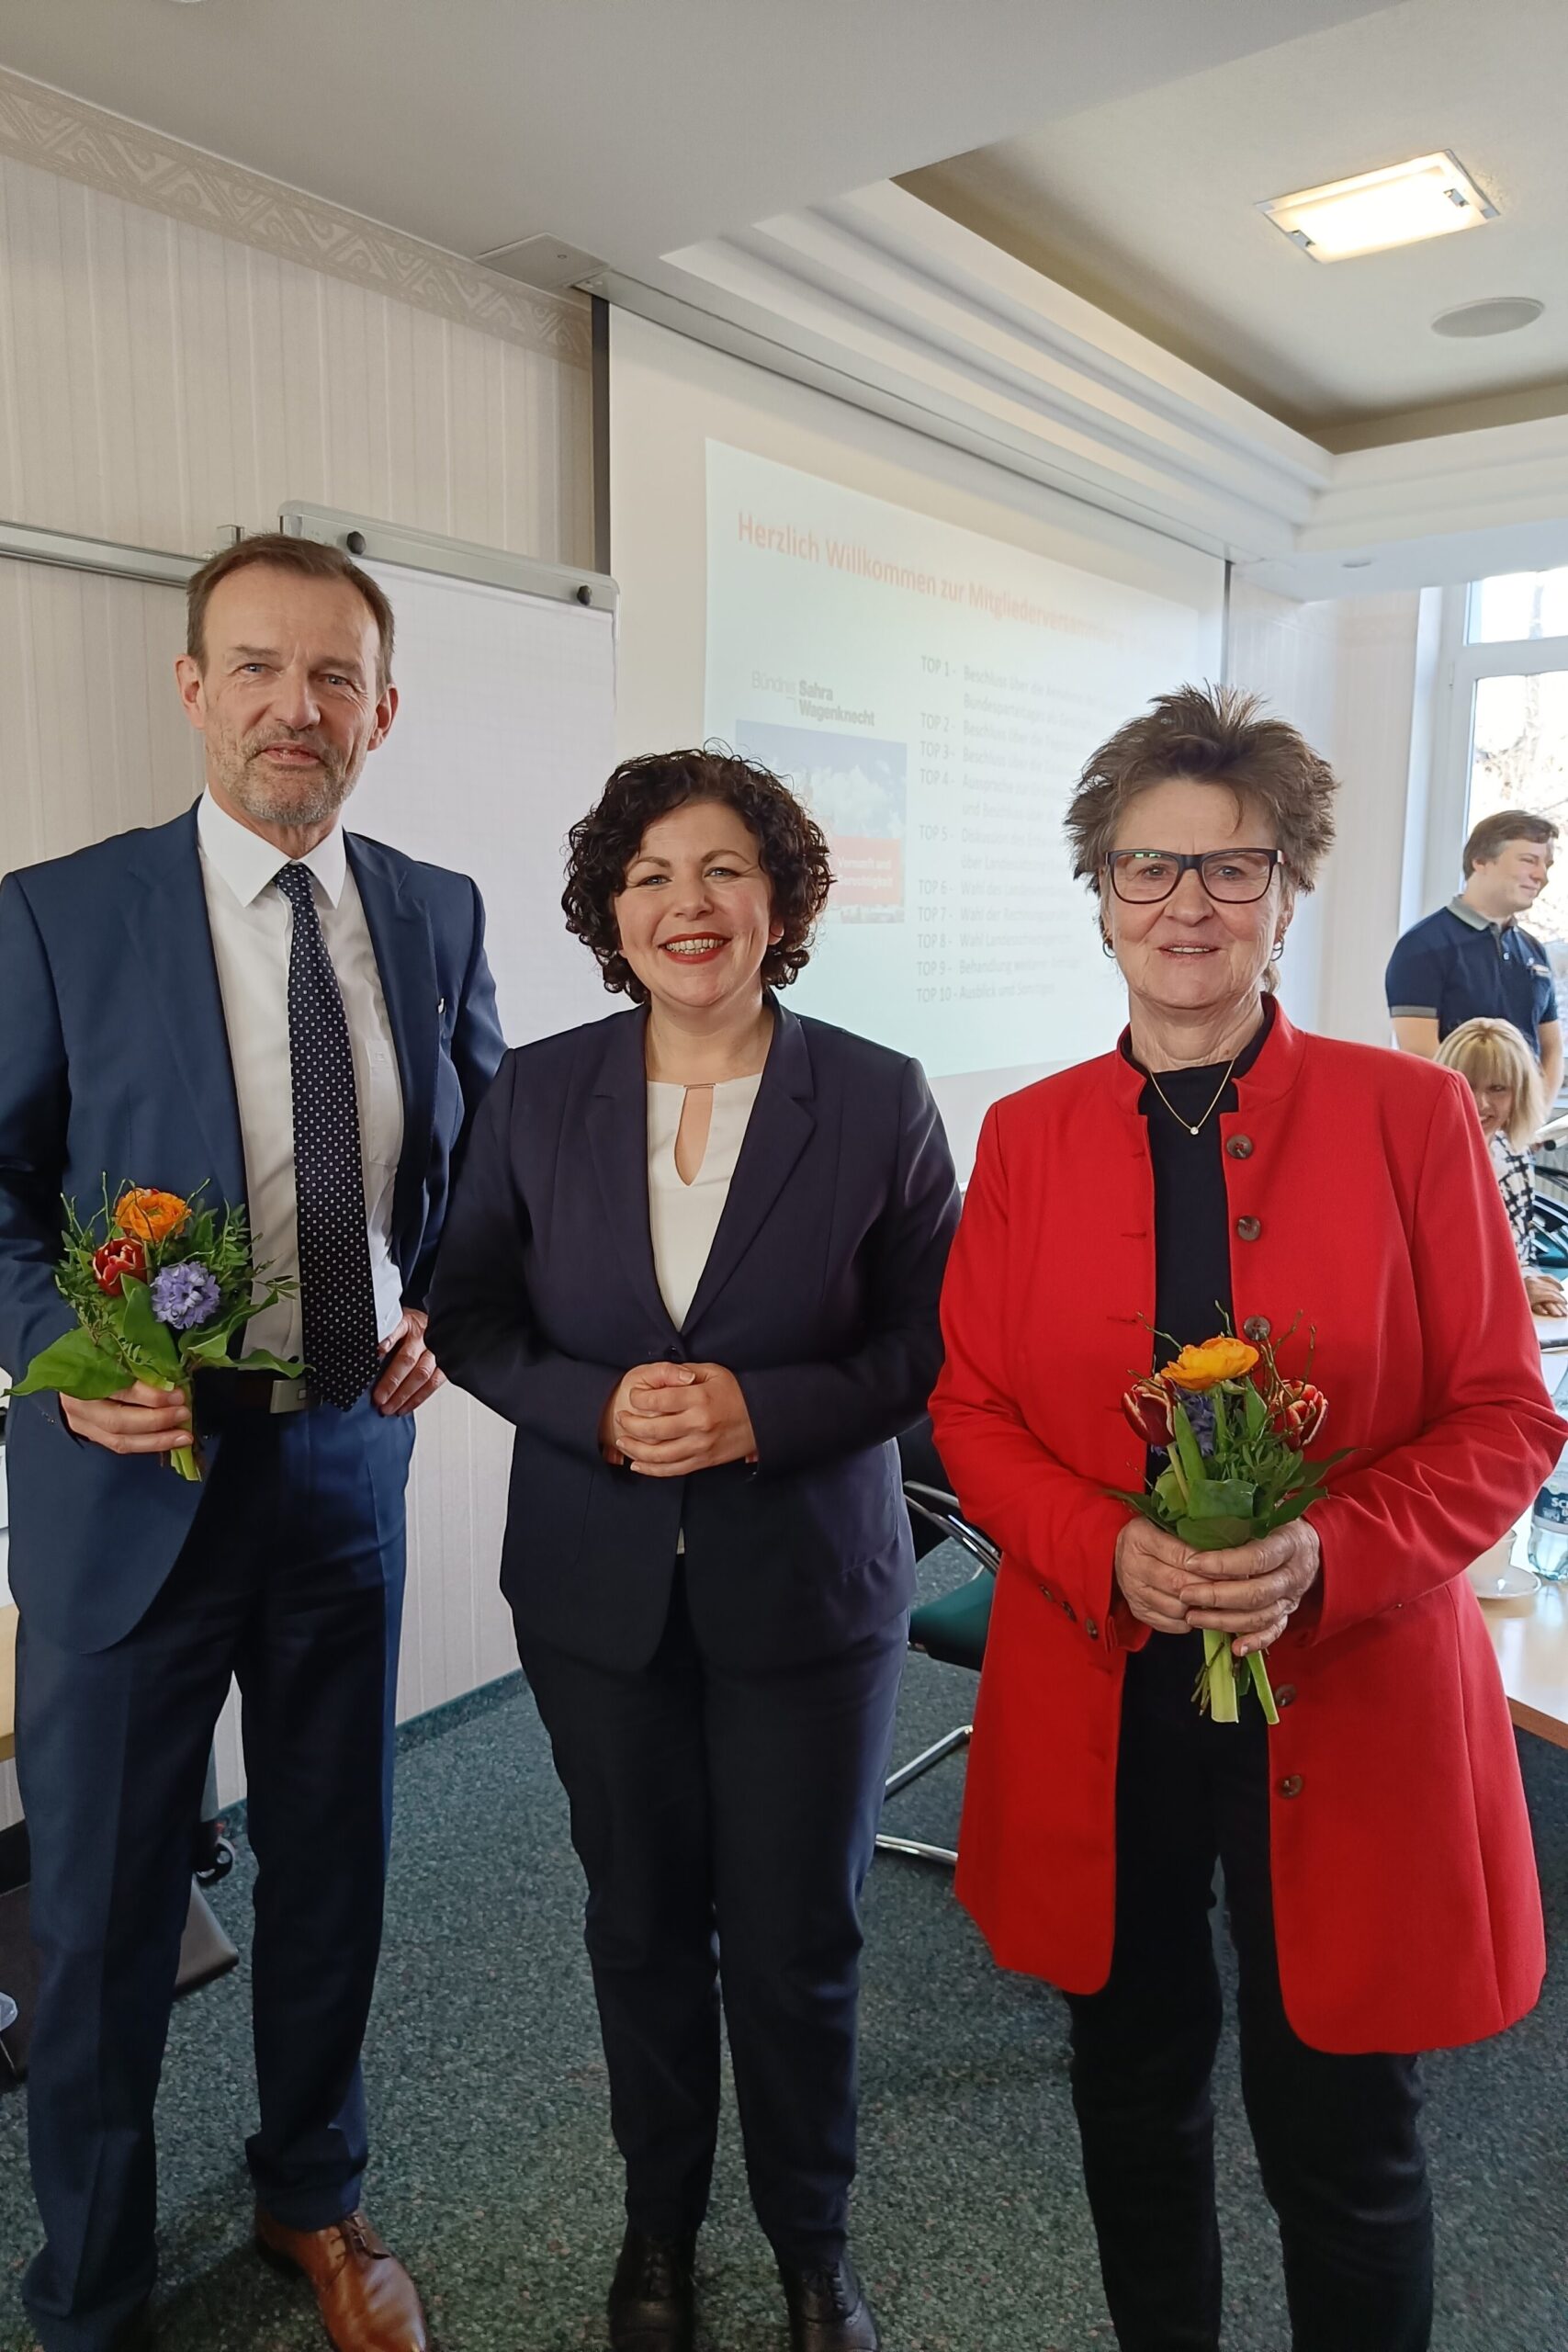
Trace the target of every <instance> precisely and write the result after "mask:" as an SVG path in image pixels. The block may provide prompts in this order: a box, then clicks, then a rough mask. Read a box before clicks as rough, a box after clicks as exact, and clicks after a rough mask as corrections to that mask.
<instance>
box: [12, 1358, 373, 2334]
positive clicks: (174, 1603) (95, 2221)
mask: <svg viewBox="0 0 1568 2352" xmlns="http://www.w3.org/2000/svg"><path fill="white" fill-rule="evenodd" d="M412 1442H413V1428H412V1419H384V1418H383V1417H382V1416H381V1415H379V1414H378V1413H377V1412H376V1410H375V1409H374V1408H373V1407H372V1406H371V1405H370V1403H369V1402H368V1400H367V1399H366V1398H362V1399H361V1400H360V1402H359V1403H358V1404H357V1405H356V1406H355V1408H353V1410H352V1411H350V1412H347V1413H341V1412H338V1411H337V1410H335V1409H334V1408H332V1407H331V1406H317V1407H314V1408H310V1410H307V1411H304V1412H300V1413H295V1414H279V1415H271V1416H269V1415H266V1414H256V1415H254V1416H250V1415H247V1416H237V1417H236V1418H235V1419H234V1422H233V1424H232V1426H231V1427H229V1428H228V1429H227V1430H226V1431H225V1433H224V1435H223V1437H222V1440H221V1442H220V1446H219V1448H218V1451H217V1454H216V1458H215V1461H214V1463H213V1465H212V1468H211V1471H210V1474H209V1486H208V1489H207V1491H206V1492H205V1493H204V1495H203V1497H202V1500H201V1505H200V1508H199V1510H198V1512H197V1518H196V1521H195V1522H194V1524H193V1527H192V1531H191V1533H190V1536H189V1538H188V1539H187V1541H186V1544H185V1546H184V1548H183V1550H182V1552H181V1554H180V1555H179V1558H178V1560H177V1561H176V1563H175V1567H174V1569H173V1571H172V1572H171V1574H170V1577H169V1578H168V1581H167V1583H166V1584H165V1585H164V1588H163V1589H162V1590H161V1592H160V1593H159V1594H158V1596H157V1598H156V1599H155V1600H154V1601H153V1603H152V1607H151V1609H150V1610H149V1611H147V1613H146V1615H145V1616H144V1617H143V1618H142V1619H141V1623H139V1624H137V1625H136V1626H135V1627H134V1628H133V1629H132V1630H131V1632H130V1633H129V1634H126V1635H125V1636H124V1638H123V1639H122V1640H120V1641H118V1642H117V1643H116V1644H115V1645H113V1646H112V1647H111V1648H108V1649H104V1650H99V1651H96V1652H91V1653H81V1652H77V1651H73V1650H69V1649H66V1648H62V1647H61V1646H58V1645H55V1644H54V1643H52V1642H50V1641H48V1640H46V1639H44V1638H42V1637H41V1636H40V1635H39V1634H37V1633H36V1632H35V1631H33V1630H31V1629H29V1627H28V1623H27V1621H26V1613H25V1612H24V1619H23V1625H22V1634H21V1643H20V1651H19V1657H18V1668H17V1761H18V1768H19V1771H20V1775H21V1787H22V1797H23V1803H24V1804H25V1806H26V1810H27V1816H28V1826H29V1831H30V1836H31V1842H32V1855H33V1879H32V1892H31V1910H32V1925H33V1934H34V1938H35V1940H36V1942H37V1944H38V1947H39V1960H40V1968H41V1979H40V1987H39V2008H38V2015H37V2022H36V2027H35V2031H34V2039H33V2045H32V2059H31V2071H30V2077H29V2084H28V2131H29V2146H30V2154H31V2159H32V2172H33V2184H34V2188H35V2192H36V2194H37V2197H38V2201H39V2210H40V2212H41V2215H42V2219H43V2226H44V2234H45V2244H44V2245H43V2248H42V2250H41V2251H40V2252H39V2255H38V2256H37V2257H36V2258H35V2260H34V2261H33V2263H32V2265H31V2267H30V2268H29V2269H28V2274H27V2277H26V2279H25V2281H24V2286H23V2296H24V2301H26V2304H27V2307H28V2312H29V2313H30V2315H31V2317H32V2320H33V2323H34V2324H35V2326H36V2328H37V2330H38V2333H39V2338H40V2340H41V2343H42V2345H43V2346H44V2347H45V2352H110V2347H112V2346H114V2345H115V2344H116V2342H117V2340H118V2338H119V2337H120V2336H121V2335H123V2333H124V2331H125V2328H126V2325H127V2323H128V2321H129V2320H130V2318H131V2316H132V2315H133V2314H134V2313H135V2312H136V2311H137V2310H138V2309H139V2307H140V2306H141V2304H142V2303H143V2302H145V2301H146V2299H147V2297H148V2295H149V2293H150V2291H151V2290H152V2280H153V2272H154V2250H153V2228H154V2219H155V2202H156V2183H155V2169H154V2154H153V2140H152V2108H153V2099H154V2096H155V2094H156V2091H157V2087H158V2076H159V2071H160V2068H161V2065H162V2063H163V2052H164V2040H165V2037H166V2034H167V2030H168V2020H169V2010H170V2007H171V2003H172V2000H173V1997H174V1986H175V1966H176V1962H177V1957H178V1951H179V1943H180V1934H181V1929H182V1928H183V1926H184V1922H185V1917H186V1909H187V1906H188V1903H189V1896H190V1856H191V1841H192V1835H193V1832H194V1829H195V1826H196V1822H197V1814H198V1810H199V1804H200V1797H201V1788H202V1780H203V1775H204V1772H205V1770H206V1764H207V1758H208V1752H209V1745H210V1742H211V1738H212V1733H213V1727H214V1724H216V1721H217V1718H218V1715H219V1713H220V1709H221V1707H222V1705H223V1702H224V1699H225V1697H226V1695H227V1692H228V1690H229V1684H230V1679H231V1676H232V1677H235V1678H237V1679H238V1681H239V1685H240V1691H241V1698H242V1708H243V1737H244V1753H245V1766H246V1772H247V1776H248V1781H249V1798H248V1813H247V1830H248V1835H249V1838H250V1842H251V1845H252V1847H253V1849H254V1852H255V1856H256V1860H257V1863H258V1876H257V1881H256V1888H255V1935H254V1953H253V2005H254V2037H255V2062H256V2082H257V2091H258V2095H259V2123H258V2128H257V2129H256V2131H254V2134H253V2136H252V2137H251V2139H250V2141H249V2142H248V2143H247V2154H248V2157H249V2161H250V2167H251V2173H252V2177H253V2178H254V2183H255V2188H256V2194H257V2197H258V2199H259V2200H260V2201H261V2203H262V2204H264V2205H265V2207H266V2208H267V2210H268V2211H270V2212H272V2213H273V2214H275V2215H276V2218H277V2219H278V2220H279V2221H281V2222H285V2223H287V2224H288V2226H290V2227H292V2228H296V2229H316V2228H321V2227H324V2226H325V2225H326V2224H328V2223H329V2222H333V2221H335V2220H337V2219H338V2218H339V2217H340V2216H341V2215H343V2214H344V2213H345V2212H348V2211H352V2210H353V2208H354V2207H355V2205H356V2204H357V2202H358V2200H359V2188H360V2179H361V2176H362V2174H363V2171H364V2168H365V2164H366V2157H367V2126H366V2111H365V2092H364V2085H363V2082H362V2079H361V2075H360V2065H359V2052H360V2044H361V2041H362V2039H363V2036H364V2030H365V2023H366V2018H367V2012H368V2009H369V2004H370V1995H371V1988H372V1985H373V1982H374V1978H375V1972H376V1962H377V1957H378V1950H379V1944H380V1933H381V1907H382V1892H383V1886H384V1883H385V1876H386V1864H387V1853H388V1844H389V1834H390V1827H391V1758H392V1727H393V1707H394V1700H395V1696H396V1688H397V1657H398V1640H399V1633H400V1623H401V1612H402V1594H403V1576H404V1562H405V1535H404V1489H405V1486H406V1483H407V1476H408V1464H409V1456H410V1453H411V1451H412ZM144 1475H145V1476H147V1477H149V1478H167V1477H172V1476H173V1475H174V1474H173V1472H172V1471H170V1470H168V1469H167V1468H165V1467H164V1465H163V1464H161V1463H157V1462H154V1461H151V1460H149V1461H148V1462H147V1463H146V1464H145V1465H144ZM114 1572H115V1537H114V1530H113V1528H112V1527H106V1528H105V1530H104V1535H103V1574H104V1575H105V1576H106V1577H112V1576H113V1575H114Z"/></svg>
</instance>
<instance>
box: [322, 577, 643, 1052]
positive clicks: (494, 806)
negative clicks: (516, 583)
mask: <svg viewBox="0 0 1568 2352" xmlns="http://www.w3.org/2000/svg"><path fill="white" fill-rule="evenodd" d="M364 568H365V569H366V570H367V571H369V572H371V573H373V574H374V576H375V578H376V579H377V580H378V582H380V584H381V586H382V587H383V588H385V590H386V592H387V594H388V595H389V598H390V599H391V605H392V610H393V613H394V614H395V616H396V619H397V656H396V661H395V662H394V665H393V674H394V676H395V678H396V681H397V685H398V693H399V697H400V700H399V708H398V715H397V718H396V719H395V720H394V722H393V725H392V729H391V732H390V734H389V736H388V738H387V740H386V741H385V742H384V743H383V744H382V746H381V748H380V750H379V751H378V752H372V754H371V756H370V758H369V759H368V760H367V763H366V765H365V772H364V774H363V775H362V776H361V778H360V781H359V784H358V786H357V788H356V790H355V795H354V797H353V799H352V800H351V801H350V803H349V805H348V808H347V809H345V811H344V821H345V823H347V825H348V826H349V828H350V830H351V831H355V832H360V833H368V834H370V835H371V836H372V837H373V838H374V839H376V840H377V841H383V842H390V843H391V845H392V846H393V847H394V848H395V849H401V850H406V851H407V852H408V853H409V854H410V855H412V856H414V857H420V858H426V859H428V860H429V861H430V863H431V864H432V865H446V866H451V867H454V868H456V869H457V871H458V872H459V873H463V874H471V875H472V876H473V877H474V879H475V880H476V881H477V882H478V884H479V888H480V890H481V892H482V893H483V896H484V901H485V912H486V918H487V925H488V928H487V945H488V948H489V953H490V962H491V970H492V971H493V972H494V974H495V984H496V996H497V1000H498V1002H499V1005H500V1010H501V1024H502V1030H503V1031H504V1033H505V1036H506V1041H507V1043H508V1045H511V1046H520V1045H526V1044H528V1043H529V1042H530V1040H532V1039H533V1038H536V1037H547V1036H548V1035H551V1034H552V1033H553V1032H554V1031H555V1030H558V1029H569V1028H572V1027H574V1026H575V1025H576V1024H577V1023H579V1022H582V1021H592V1020H594V1019H597V1018H598V1017H599V1016H600V1015H601V1014H603V1013H605V1012H609V1011H611V1010H612V1006H611V1002H610V1000H609V999H608V998H607V997H606V995H605V993H604V985H603V983H602V981H601V979H600V978H599V967H598V965H597V964H596V963H595V962H594V960H593V957H592V956H591V955H590V953H589V951H588V949H587V948H586V947H585V946H583V945H582V944H581V942H580V941H579V940H575V939H573V938H571V937H570V935H569V933H568V932H567V929H566V921H565V917H564V916H563V915H562V913H561V905H560V895H561V883H562V871H563V864H564V858H565V844H566V836H567V833H568V831H569V830H570V827H571V826H572V825H573V824H575V822H576V821H577V820H578V818H579V817H581V816H583V815H585V814H586V812H587V811H588V809H591V808H592V805H593V803H594V801H595V800H596V799H597V798H598V797H599V794H600V793H601V791H602V790H603V789H604V780H605V778H606V777H607V776H608V775H609V774H610V771H611V769H612V768H613V767H614V765H615V616H614V615H613V614H611V613H608V612H604V611H602V610H599V609H598V608H592V609H591V608H589V607H586V606H583V605H573V604H563V603H560V602H558V601H557V600H555V599H553V598H549V597H544V596H532V595H525V594H521V593H520V592H519V591H517V590H516V589H511V588H492V587H490V586H487V585H485V584H484V583H482V582H478V581H471V580H457V579H452V578H450V577H447V576H446V575H444V574H440V573H435V572H428V571H413V570H412V569H408V568H406V567H404V566H403V565H400V564H391V563H380V562H366V563H365V565H364Z"/></svg>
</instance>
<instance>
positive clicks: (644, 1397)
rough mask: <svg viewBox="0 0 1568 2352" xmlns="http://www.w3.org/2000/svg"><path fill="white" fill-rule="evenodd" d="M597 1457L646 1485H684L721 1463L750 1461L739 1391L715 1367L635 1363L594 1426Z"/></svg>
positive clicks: (749, 1433)
mask: <svg viewBox="0 0 1568 2352" xmlns="http://www.w3.org/2000/svg"><path fill="white" fill-rule="evenodd" d="M599 1451H600V1453H602V1454H603V1455H604V1459H605V1461H606V1462H608V1463H609V1464H611V1465H612V1467H614V1468H619V1467H620V1465H621V1464H622V1463H625V1464H626V1467H627V1469H629V1470H637V1471H639V1472H640V1473H641V1474H642V1476H644V1477H646V1478H684V1477H685V1476H688V1474H689V1473H690V1472H692V1471H694V1470H713V1469H716V1468H717V1466H718V1464H720V1463H721V1462H750V1461H754V1460H755V1459H756V1454H757V1440H756V1436H755V1434H754V1432H753V1430H752V1428H751V1416H750V1413H749V1412H748V1411H747V1409H746V1399H745V1397H743V1396H742V1395H741V1392H740V1383H739V1381H738V1380H737V1379H736V1377H735V1374H733V1373H732V1372H728V1371H727V1370H726V1369H725V1367H724V1365H723V1364H721V1363H639V1364H634V1365H633V1366H632V1369H631V1370H630V1372H628V1373H627V1374H626V1376H625V1378H624V1379H623V1380H622V1381H621V1382H620V1384H619V1385H618V1386H617V1387H616V1389H615V1394H614V1396H613V1397H611V1398H610V1401H609V1403H608V1404H607V1405H606V1406H605V1408H604V1413H603V1414H602V1416H601V1417H600V1421H599Z"/></svg>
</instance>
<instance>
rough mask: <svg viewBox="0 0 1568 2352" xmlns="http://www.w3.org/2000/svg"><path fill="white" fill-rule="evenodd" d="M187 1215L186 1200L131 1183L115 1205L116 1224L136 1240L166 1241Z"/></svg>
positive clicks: (188, 1212)
mask: <svg viewBox="0 0 1568 2352" xmlns="http://www.w3.org/2000/svg"><path fill="white" fill-rule="evenodd" d="M189 1215H190V1204H189V1202H188V1201H182V1200H181V1198H180V1196H179V1194H178V1193H154V1192H152V1191H151V1190H149V1188H148V1187H147V1186H146V1185H145V1184H132V1185H130V1187H129V1188H128V1189H127V1190H126V1191H125V1192H123V1193H121V1194H120V1196H119V1198H118V1201H116V1203H115V1204H114V1221H115V1223H116V1225H118V1227H119V1229H120V1231H121V1232H122V1233H132V1234H134V1235H135V1237H136V1238H137V1240H138V1241H166V1240H167V1239H168V1238H169V1236H170V1234H171V1233H174V1232H175V1231H176V1230H177V1229H178V1227H181V1226H182V1225H183V1224H184V1223H185V1221H186V1217H187V1216H189Z"/></svg>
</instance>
